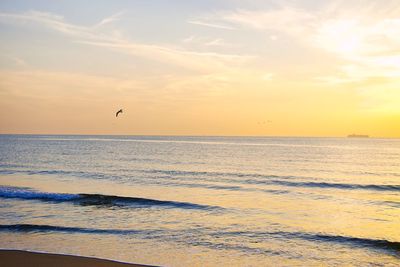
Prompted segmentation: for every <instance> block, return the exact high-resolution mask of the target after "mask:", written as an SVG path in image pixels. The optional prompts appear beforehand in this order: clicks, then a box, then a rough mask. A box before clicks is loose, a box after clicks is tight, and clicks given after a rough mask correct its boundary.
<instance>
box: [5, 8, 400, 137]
mask: <svg viewBox="0 0 400 267" xmlns="http://www.w3.org/2000/svg"><path fill="white" fill-rule="evenodd" d="M0 38H1V39H0V40H1V42H0V133H20V134H124V135H223V136H231V135H233V136H242V135H244V136H328V137H329V136H347V135H348V134H353V133H355V134H368V135H370V136H373V137H390V138H393V137H394V138H399V137H400V3H399V0H395V1H391V0H386V1H370V0H363V1H358V0H355V1H337V0H333V1H322V0H298V1H295V0H292V1H277V0H275V1H268V0H241V1H239V0H203V1H190V0H180V1H175V0H169V1H165V0H164V1H163V0H131V1H129V0H113V1H111V0H109V1H105V0H97V1H94V0H93V1H90V0H87V1H71V0H59V1H54V0H37V1H27V0H26V1H20V0H2V1H1V2H0ZM121 108H122V109H123V114H121V115H120V116H118V118H116V117H115V112H116V111H117V110H119V109H121Z"/></svg>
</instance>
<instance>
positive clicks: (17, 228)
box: [0, 224, 142, 235]
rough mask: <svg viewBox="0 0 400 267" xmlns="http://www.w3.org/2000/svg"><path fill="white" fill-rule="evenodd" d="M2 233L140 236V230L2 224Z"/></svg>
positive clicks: (0, 226) (0, 229)
mask: <svg viewBox="0 0 400 267" xmlns="http://www.w3.org/2000/svg"><path fill="white" fill-rule="evenodd" d="M0 231H7V232H63V233H82V234H113V235H126V234H139V233H141V232H142V231H139V230H129V229H128V230H126V229H97V228H82V227H67V226H54V225H45V224H1V225H0Z"/></svg>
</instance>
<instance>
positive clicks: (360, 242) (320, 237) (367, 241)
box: [214, 231, 400, 252]
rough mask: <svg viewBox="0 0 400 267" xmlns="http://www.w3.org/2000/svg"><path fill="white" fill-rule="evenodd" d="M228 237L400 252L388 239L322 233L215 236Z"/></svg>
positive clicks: (280, 232) (241, 233)
mask: <svg viewBox="0 0 400 267" xmlns="http://www.w3.org/2000/svg"><path fill="white" fill-rule="evenodd" d="M219 235H228V236H244V237H247V238H250V239H257V241H261V240H262V241H266V240H268V239H270V238H284V239H300V240H305V241H312V242H324V243H336V244H342V245H353V246H360V247H370V248H378V249H389V250H394V251H396V252H400V242H396V241H389V240H386V239H372V238H361V237H352V236H342V235H329V234H320V233H307V232H283V231H278V232H252V231H233V232H218V233H215V234H214V236H219Z"/></svg>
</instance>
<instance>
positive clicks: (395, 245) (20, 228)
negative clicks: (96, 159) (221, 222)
mask: <svg viewBox="0 0 400 267" xmlns="http://www.w3.org/2000/svg"><path fill="white" fill-rule="evenodd" d="M0 231H4V232H35V233H37V232H44V233H46V232H63V233H83V234H110V235H132V234H146V236H148V235H149V234H151V233H155V234H157V236H159V237H161V236H163V235H162V234H161V233H162V232H163V230H157V229H153V230H145V231H142V230H133V229H98V228H83V227H67V226H53V225H40V224H39V225H38V224H1V225H0ZM180 232H181V234H182V231H180ZM160 234H161V235H160ZM207 234H211V236H213V237H221V236H231V237H238V238H243V237H246V238H250V239H256V241H257V242H259V241H260V239H262V240H263V241H268V240H269V239H271V238H275V239H276V238H280V239H289V240H290V239H301V240H305V241H312V242H323V243H336V244H339V245H351V246H358V247H369V248H375V249H385V250H391V251H395V252H400V242H396V241H389V240H386V239H372V238H360V237H352V236H342V235H328V234H320V233H306V232H281V231H278V232H251V231H230V232H224V231H217V232H213V233H205V235H207ZM191 236H192V235H191ZM192 237H193V236H192ZM190 242H191V243H195V244H199V242H198V241H196V240H192V241H190ZM203 245H204V244H203ZM225 245H228V244H220V245H219V248H223V247H225ZM206 246H213V242H212V241H209V242H207V244H206Z"/></svg>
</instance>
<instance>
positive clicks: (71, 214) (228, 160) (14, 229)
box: [0, 135, 400, 266]
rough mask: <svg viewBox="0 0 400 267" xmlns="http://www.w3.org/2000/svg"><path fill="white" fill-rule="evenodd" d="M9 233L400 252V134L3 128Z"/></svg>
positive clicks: (222, 261) (347, 260)
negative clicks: (162, 133)
mask: <svg viewBox="0 0 400 267" xmlns="http://www.w3.org/2000/svg"><path fill="white" fill-rule="evenodd" d="M0 159H1V160H0V246H1V247H3V248H20V249H30V250H43V251H49V252H58V253H68V254H78V255H87V256H97V257H105V258H110V259H117V260H123V261H131V262H139V263H147V264H156V265H166V266H193V265H198V266H260V265H278V266H284V265H291V266H292V265H301V266H305V265H321V264H327V265H346V264H347V265H357V266H360V265H369V264H383V265H387V266H391V265H392V266H395V265H396V264H399V262H400V243H399V242H400V231H398V229H399V228H400V221H399V218H400V181H399V179H400V164H399V162H400V140H396V139H391V140H389V139H345V138H343V139H340V138H337V139H334V138H261V137H260V138H239V137H146V136H142V137H140V136H135V137H128V136H127V137H123V136H122V137H121V136H118V137H112V136H100V137H99V136H96V137H94V136H13V135H8V136H7V135H5V136H0Z"/></svg>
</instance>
